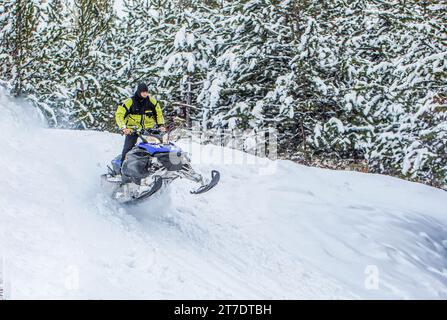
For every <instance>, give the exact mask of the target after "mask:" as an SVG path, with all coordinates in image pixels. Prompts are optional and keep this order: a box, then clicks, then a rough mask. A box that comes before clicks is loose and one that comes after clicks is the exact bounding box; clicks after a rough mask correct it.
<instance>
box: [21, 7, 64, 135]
mask: <svg viewBox="0 0 447 320" xmlns="http://www.w3.org/2000/svg"><path fill="white" fill-rule="evenodd" d="M69 30H70V25H69V20H68V10H67V7H66V5H65V3H64V1H62V0H50V1H47V2H45V3H44V5H42V7H41V22H40V23H39V26H38V28H37V30H36V34H35V36H36V37H37V41H36V43H37V45H36V47H35V51H36V52H35V57H36V58H35V59H36V61H37V63H36V65H35V68H34V70H33V73H32V76H31V77H30V79H29V86H30V87H32V92H29V93H28V95H27V98H28V99H29V100H32V101H33V102H34V104H35V105H37V106H38V107H39V108H40V109H41V110H42V112H43V113H44V114H45V116H46V118H47V120H48V122H49V124H50V125H51V126H59V127H63V126H66V124H67V122H68V120H69V118H68V115H69V114H70V110H68V106H69V100H70V96H69V95H68V92H67V89H66V87H65V82H64V77H65V76H66V66H67V63H68V60H67V57H68V56H69V47H68V46H67V41H68V38H69Z"/></svg>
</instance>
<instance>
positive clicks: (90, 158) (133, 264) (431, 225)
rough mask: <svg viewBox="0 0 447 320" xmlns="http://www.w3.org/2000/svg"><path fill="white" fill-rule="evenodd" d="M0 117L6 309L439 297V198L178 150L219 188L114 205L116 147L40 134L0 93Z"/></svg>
mask: <svg viewBox="0 0 447 320" xmlns="http://www.w3.org/2000/svg"><path fill="white" fill-rule="evenodd" d="M0 110H1V113H2V121H1V122H0V128H1V136H2V137H1V139H0V148H1V150H2V153H1V157H0V166H1V169H2V174H1V176H0V181H1V184H0V188H1V189H0V270H1V272H0V275H1V274H2V275H3V286H6V288H7V291H8V293H7V294H8V297H9V298H11V299H31V298H37V299H52V298H58V299H79V298H82V299H109V298H110V299H118V298H123V299H159V298H165V299H271V298H273V299H358V298H361V299H363V298H372V299H376V298H384V299H406V298H416V299H423V298H430V299H446V298H447V215H446V213H447V212H446V204H447V193H446V192H444V191H441V190H438V189H435V188H431V187H428V186H425V185H421V184H417V183H410V182H406V181H402V180H399V179H396V178H391V177H387V176H382V175H372V174H362V173H355V172H340V171H331V170H323V169H317V168H311V167H306V166H301V165H297V164H295V163H292V162H290V161H280V160H278V161H270V160H265V159H260V158H256V157H254V156H250V155H247V154H244V153H242V152H239V151H235V150H232V149H228V148H221V147H218V146H213V145H207V146H201V145H199V144H197V143H188V142H187V141H184V142H183V143H181V145H182V146H183V147H184V148H185V149H186V150H189V151H191V152H192V157H193V162H194V166H195V167H196V168H198V169H199V170H201V171H202V172H208V173H209V171H210V170H211V169H212V168H215V169H218V170H219V171H220V172H221V175H222V178H221V182H220V184H219V185H218V186H217V187H216V188H215V189H213V190H211V191H210V192H208V193H206V194H203V195H191V194H189V190H190V188H192V187H193V185H192V184H191V183H189V182H187V181H183V180H180V181H175V182H174V183H173V184H172V185H171V186H170V188H169V189H167V190H165V192H163V193H161V194H159V195H158V196H157V197H156V198H154V199H152V200H149V201H147V202H144V203H142V204H139V205H137V206H122V205H119V204H117V203H114V202H113V201H111V200H110V199H109V198H108V197H107V196H106V195H104V194H103V193H102V191H101V188H100V179H99V176H100V174H102V173H104V172H105V171H106V165H107V164H108V163H109V161H110V160H111V159H112V158H113V157H114V156H116V155H117V154H118V153H119V152H120V150H121V147H122V142H123V137H121V136H120V135H115V134H110V133H105V132H94V131H71V130H54V129H46V128H44V127H43V126H42V125H40V124H38V121H37V120H36V119H38V117H36V116H34V115H33V114H34V112H33V109H32V108H31V107H29V106H26V105H24V106H23V105H20V104H18V103H16V102H13V101H10V100H8V99H7V98H5V97H4V95H3V94H1V93H0ZM371 277H372V278H371Z"/></svg>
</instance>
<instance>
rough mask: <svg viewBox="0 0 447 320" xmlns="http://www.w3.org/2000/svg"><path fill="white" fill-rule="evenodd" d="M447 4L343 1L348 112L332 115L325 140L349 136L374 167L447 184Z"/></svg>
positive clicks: (343, 86) (343, 92)
mask: <svg viewBox="0 0 447 320" xmlns="http://www.w3.org/2000/svg"><path fill="white" fill-rule="evenodd" d="M442 9H445V4H443V3H441V2H439V1H430V2H427V1H424V2H419V1H414V2H411V1H397V0H396V1H391V2H390V1H378V0H377V1H372V0H357V1H354V2H352V3H349V4H347V5H346V6H345V7H344V10H345V13H344V14H341V15H340V18H338V19H336V20H335V24H334V25H335V26H336V27H337V34H338V35H340V36H341V38H340V39H341V40H342V41H341V42H340V43H339V46H337V47H336V48H334V49H335V50H336V52H337V56H338V57H340V59H341V60H342V62H341V64H340V66H341V68H340V69H339V73H340V79H341V81H340V82H339V87H340V96H339V100H338V102H337V104H338V105H339V106H340V107H342V109H341V111H342V112H341V113H340V114H339V116H338V117H337V121H336V122H335V123H334V124H335V126H333V125H332V124H331V121H334V120H332V119H331V120H330V121H328V122H327V123H326V124H324V125H323V127H322V128H320V129H321V131H323V133H322V134H321V136H320V137H322V138H321V139H320V143H321V142H323V144H324V141H325V142H327V145H330V144H331V141H337V140H343V139H347V141H350V142H351V143H350V144H348V145H347V146H350V147H351V148H353V152H360V153H363V154H364V155H365V157H366V159H367V160H368V163H369V167H370V170H371V171H376V172H381V173H387V174H395V175H396V174H400V175H404V176H407V177H412V178H419V179H422V180H424V181H430V180H433V183H437V184H438V185H439V184H445V165H442V164H441V163H443V162H445V161H443V158H444V156H443V154H444V155H445V143H444V142H443V140H442V138H443V137H445V131H444V130H445V129H444V125H443V124H442V123H443V121H444V120H443V119H445V107H444V106H445V101H444V102H443V98H442V97H443V96H444V95H445V88H444V86H443V84H442V83H443V82H444V83H445V71H446V64H445V60H446V59H445V52H446V50H445V49H446V44H445V40H443V39H445V34H446V23H445V17H444V16H443V15H442V14H440V12H442ZM442 103H444V105H442ZM334 127H335V130H330V128H334ZM439 138H441V140H439ZM352 142H353V143H352ZM434 177H436V178H434Z"/></svg>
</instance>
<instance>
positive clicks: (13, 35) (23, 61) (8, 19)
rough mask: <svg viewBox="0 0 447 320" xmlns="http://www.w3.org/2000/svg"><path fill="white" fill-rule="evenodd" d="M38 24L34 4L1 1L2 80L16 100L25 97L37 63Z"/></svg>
mask: <svg viewBox="0 0 447 320" xmlns="http://www.w3.org/2000/svg"><path fill="white" fill-rule="evenodd" d="M39 20H40V7H39V6H38V5H37V4H36V3H35V2H32V1H26V0H1V1H0V44H1V47H0V59H1V60H0V62H1V69H0V70H1V78H2V80H3V81H6V82H8V84H9V88H10V90H11V92H12V93H13V94H14V95H16V96H20V95H26V94H27V79H29V77H30V75H31V74H32V69H33V67H35V65H36V63H37V61H36V59H35V58H36V54H37V50H36V49H37V47H36V40H37V39H36V34H35V31H36V29H37V27H38V24H39Z"/></svg>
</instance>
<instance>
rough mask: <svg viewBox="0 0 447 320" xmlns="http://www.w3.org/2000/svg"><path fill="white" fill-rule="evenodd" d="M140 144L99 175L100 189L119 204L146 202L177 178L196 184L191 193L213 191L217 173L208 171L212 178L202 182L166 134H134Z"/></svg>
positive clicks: (148, 131)
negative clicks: (123, 158)
mask: <svg viewBox="0 0 447 320" xmlns="http://www.w3.org/2000/svg"><path fill="white" fill-rule="evenodd" d="M136 133H137V135H138V137H139V138H140V139H141V142H140V143H138V144H137V145H136V146H135V147H134V148H133V149H132V150H130V151H129V152H128V153H127V155H126V158H125V160H124V161H123V163H122V165H121V155H119V156H117V157H116V158H114V159H113V160H112V162H111V164H112V166H107V168H108V173H107V174H103V175H102V176H101V182H102V186H103V187H104V188H105V189H106V191H108V193H109V194H111V196H112V198H113V199H115V200H117V201H118V202H120V203H136V202H139V201H142V200H145V199H148V198H149V197H151V196H152V195H154V194H155V193H156V192H157V191H159V190H160V189H161V188H162V187H163V185H169V184H170V183H171V182H172V181H174V180H175V179H177V178H186V179H188V180H191V181H194V182H196V183H199V184H200V186H199V187H198V188H197V189H195V190H191V191H190V192H191V193H192V194H201V193H205V192H207V191H209V190H211V189H212V188H214V187H215V186H216V185H217V184H218V182H219V180H220V173H219V172H218V171H216V170H212V171H211V178H210V179H204V178H203V176H202V175H201V174H199V173H198V172H196V171H195V170H194V169H193V168H192V167H191V160H190V158H189V155H188V154H187V153H186V152H184V151H183V150H182V149H181V148H180V147H179V146H177V145H176V144H175V143H173V142H170V141H169V135H168V134H165V133H163V132H161V131H160V130H157V129H150V130H140V131H136Z"/></svg>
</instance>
